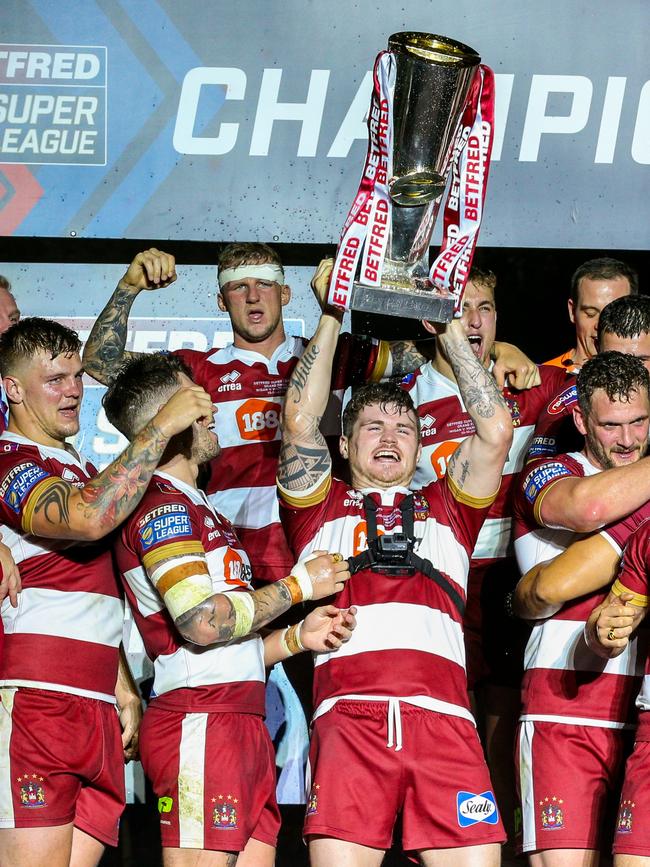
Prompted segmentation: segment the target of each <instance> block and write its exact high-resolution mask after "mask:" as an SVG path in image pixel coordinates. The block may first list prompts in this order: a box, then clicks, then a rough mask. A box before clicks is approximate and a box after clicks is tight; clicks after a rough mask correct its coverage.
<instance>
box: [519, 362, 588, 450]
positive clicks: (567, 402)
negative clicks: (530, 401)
mask: <svg viewBox="0 0 650 867" xmlns="http://www.w3.org/2000/svg"><path fill="white" fill-rule="evenodd" d="M560 373H561V371H560ZM565 377H566V374H564V376H563V377H562V379H561V381H564V378H565ZM549 381H550V382H554V380H553V379H549ZM577 401H578V393H577V389H576V384H575V377H573V376H569V377H566V384H565V386H564V388H562V389H561V391H559V392H557V393H555V394H554V395H552V396H551V397H550V398H549V399H548V401H547V402H546V403H545V404H544V406H543V407H542V409H541V411H540V413H539V416H538V419H537V423H536V425H535V431H534V433H533V438H532V441H531V444H530V447H529V449H528V454H527V456H526V460H533V459H534V458H543V457H553V456H555V455H557V454H562V453H566V452H569V451H575V450H576V449H577V448H580V442H581V437H580V435H579V434H578V431H577V430H576V427H575V425H574V423H573V408H574V406H575V405H576V403H577Z"/></svg>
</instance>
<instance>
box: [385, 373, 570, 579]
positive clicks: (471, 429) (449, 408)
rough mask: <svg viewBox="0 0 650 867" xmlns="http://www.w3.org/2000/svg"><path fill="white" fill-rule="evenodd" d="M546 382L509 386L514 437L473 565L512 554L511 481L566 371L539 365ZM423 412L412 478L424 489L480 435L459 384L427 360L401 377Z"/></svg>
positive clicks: (443, 472)
mask: <svg viewBox="0 0 650 867" xmlns="http://www.w3.org/2000/svg"><path fill="white" fill-rule="evenodd" d="M539 371H540V376H541V379H542V382H541V384H540V385H539V386H537V387H536V388H531V389H529V390H528V391H514V390H510V389H507V388H506V389H504V391H503V396H504V398H505V400H506V402H507V404H508V406H509V408H510V415H511V417H512V424H513V440H512V446H511V447H510V452H509V453H508V458H507V460H506V463H505V466H504V468H503V481H502V483H501V488H500V490H499V493H498V495H497V498H496V500H495V501H494V503H493V504H492V506H491V507H490V511H489V512H488V516H487V518H486V520H485V523H484V524H483V527H482V528H481V532H480V533H479V537H478V541H477V543H476V547H475V549H474V552H473V554H472V569H474V568H480V567H485V566H487V565H489V564H491V563H493V562H494V561H495V560H500V559H502V558H503V557H506V556H507V555H508V554H509V553H510V554H511V548H510V543H511V530H512V482H513V480H514V478H515V476H516V474H517V473H518V472H519V471H520V470H521V468H522V466H523V463H524V459H525V456H526V453H527V451H528V447H529V445H530V441H531V438H532V435H533V431H534V428H535V424H536V422H537V418H538V416H539V414H540V412H541V411H542V408H543V407H544V406H546V404H547V403H548V401H549V400H550V398H551V397H552V396H553V395H555V394H556V393H557V392H558V390H559V389H560V388H561V387H562V384H563V383H564V380H565V379H566V374H565V373H564V371H562V370H559V369H558V368H551V367H544V366H542V367H540V368H539ZM401 385H402V388H404V389H405V390H406V391H408V392H409V394H410V395H411V398H412V399H413V403H414V404H415V406H416V407H417V410H418V414H419V416H420V424H421V434H420V443H421V445H422V456H421V458H420V461H419V462H418V467H417V469H416V472H415V476H414V478H413V487H414V488H416V489H417V488H421V487H423V486H424V485H428V484H429V483H430V482H431V481H433V480H434V479H436V478H438V479H440V478H442V476H443V475H444V474H445V473H446V471H447V462H448V461H449V458H450V457H451V455H452V454H453V452H454V451H455V450H456V448H457V447H458V445H459V444H460V443H461V442H463V440H464V439H466V437H468V436H471V435H472V434H474V433H476V428H475V426H474V422H473V421H472V419H471V417H470V415H469V413H468V412H467V410H466V408H465V404H464V402H463V399H462V397H461V394H460V390H459V388H458V385H457V384H456V383H455V382H452V380H450V379H447V377H446V376H443V375H442V374H441V373H439V372H438V371H437V370H436V369H435V368H434V367H433V365H432V364H431V362H427V364H424V365H423V366H422V367H420V368H419V369H418V370H417V371H416V372H415V373H413V374H409V375H408V376H406V377H405V378H404V379H403V380H402V383H401Z"/></svg>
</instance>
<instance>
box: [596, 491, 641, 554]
mask: <svg viewBox="0 0 650 867" xmlns="http://www.w3.org/2000/svg"><path fill="white" fill-rule="evenodd" d="M649 518H650V503H644V504H643V506H641V507H640V508H639V509H637V510H636V512H632V514H631V515H628V516H627V517H626V518H623V519H622V520H621V521H616V522H615V523H614V524H609V525H608V526H607V527H604V528H603V529H602V530H601V531H600V535H601V536H602V538H603V539H605V541H607V542H609V544H610V545H611V546H612V548H613V549H614V550H615V551H616V552H617V553H618V555H619V557H620V556H621V555H622V554H623V548H625V546H626V545H627V542H628V539H629V538H630V536H631V535H632V533H634V532H635V531H636V530H638V528H639V527H640V526H641V524H643V523H644V522H645V521H647V520H648V519H649Z"/></svg>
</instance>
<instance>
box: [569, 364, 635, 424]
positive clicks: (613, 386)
mask: <svg viewBox="0 0 650 867" xmlns="http://www.w3.org/2000/svg"><path fill="white" fill-rule="evenodd" d="M576 386H577V389H578V405H579V406H580V409H581V410H582V413H583V415H585V416H588V415H589V413H590V411H591V401H592V398H593V396H594V392H595V391H596V389H598V388H602V390H603V391H604V392H605V394H606V395H607V397H608V398H609V399H610V400H618V401H626V402H627V401H629V400H630V399H631V397H632V392H638V391H641V390H645V391H646V393H650V374H648V371H647V370H646V368H645V366H644V364H643V362H642V361H640V360H639V359H638V358H635V356H633V355H626V354H625V353H623V352H601V353H600V355H595V356H594V357H593V358H590V359H589V361H586V362H585V363H584V364H583V366H582V369H581V370H580V373H579V374H578V378H577V380H576Z"/></svg>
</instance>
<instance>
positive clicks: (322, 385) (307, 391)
mask: <svg viewBox="0 0 650 867" xmlns="http://www.w3.org/2000/svg"><path fill="white" fill-rule="evenodd" d="M327 263H328V260H325V261H324V262H321V264H320V266H319V269H320V268H323V267H329V266H328V264H327ZM340 330H341V320H340V318H339V317H338V316H337V314H336V313H335V312H330V311H329V310H328V311H325V312H324V313H323V314H322V315H321V318H320V321H319V323H318V328H317V329H316V333H315V334H314V336H313V337H312V339H311V340H310V341H309V344H308V345H307V348H306V349H305V352H304V354H303V356H302V358H301V359H300V361H299V362H298V364H297V365H296V367H295V368H294V371H293V373H292V374H291V379H290V380H289V387H288V388H287V396H286V398H285V402H284V410H283V413H282V447H281V450H280V461H279V464H278V484H279V485H280V486H281V487H282V488H284V489H285V490H287V491H307V490H309V489H311V488H313V487H314V486H315V485H317V484H318V483H319V482H320V481H321V480H322V479H323V478H324V477H326V476H329V474H330V472H331V469H332V460H331V458H330V453H329V449H328V447H327V443H326V442H325V438H324V437H323V435H322V433H321V432H320V428H319V425H320V422H321V419H322V417H323V414H324V412H325V408H326V407H327V402H328V400H329V395H330V383H331V379H332V362H333V360H334V353H335V351H336V344H337V341H338V337H339V332H340Z"/></svg>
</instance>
